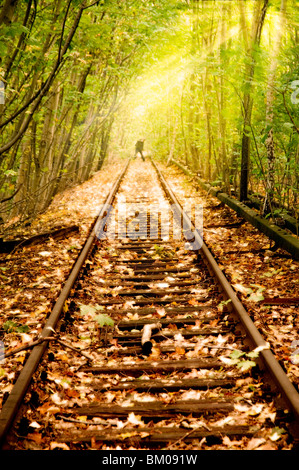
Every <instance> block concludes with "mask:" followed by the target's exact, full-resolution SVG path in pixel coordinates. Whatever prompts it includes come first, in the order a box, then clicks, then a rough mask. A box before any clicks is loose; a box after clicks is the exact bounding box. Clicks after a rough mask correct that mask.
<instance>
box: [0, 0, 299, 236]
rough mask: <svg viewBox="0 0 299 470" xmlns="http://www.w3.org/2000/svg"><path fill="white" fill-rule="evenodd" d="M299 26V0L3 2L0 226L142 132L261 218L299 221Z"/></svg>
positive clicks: (165, 156) (161, 152)
mask: <svg viewBox="0 0 299 470" xmlns="http://www.w3.org/2000/svg"><path fill="white" fill-rule="evenodd" d="M298 22H299V9H298V1H297V0H271V1H270V0H231V1H228V0H167V1H166V0H152V1H148V0H98V1H93V0H55V1H52V2H49V1H47V0H23V1H20V0H3V1H2V2H1V6H0V31H1V34H0V51H1V59H0V60H1V63H0V80H1V81H0V85H1V88H0V103H1V104H0V108H1V118H0V127H1V136H0V165H1V172H0V217H1V224H2V226H3V225H5V226H6V225H8V226H10V227H11V226H13V225H14V224H20V223H24V222H28V221H29V222H30V220H32V219H33V218H34V217H36V216H37V214H39V213H41V212H43V211H44V210H45V209H46V208H47V207H48V206H49V204H50V203H51V201H52V200H53V197H54V196H55V195H56V194H58V193H59V192H61V191H62V190H64V189H65V188H68V187H71V186H73V185H76V184H78V183H82V182H84V181H86V180H87V179H88V178H90V176H91V175H93V174H94V173H95V172H97V171H99V170H101V168H102V165H103V163H104V162H105V161H106V160H107V159H108V160H109V158H112V157H113V156H115V155H116V156H118V157H121V158H124V159H126V158H128V157H130V156H132V155H133V152H134V144H135V141H136V140H137V139H138V138H141V137H142V138H144V139H145V148H146V151H147V153H148V154H150V155H152V156H153V157H154V158H157V159H160V160H162V161H164V162H168V163H169V162H170V161H171V160H175V161H178V162H180V163H181V164H183V165H185V166H186V167H188V168H189V169H190V170H192V171H193V172H195V173H197V174H198V175H200V177H201V178H203V179H204V180H205V181H208V182H209V183H210V184H212V185H214V186H216V187H220V188H221V189H222V190H223V191H225V192H227V193H228V194H230V195H234V196H236V197H237V198H238V199H239V200H240V201H247V200H248V199H249V198H250V197H257V198H259V201H260V203H261V205H260V212H261V214H263V215H264V216H265V217H268V218H273V219H276V218H278V217H279V216H280V214H282V213H283V212H284V211H288V212H289V213H290V214H291V215H292V216H293V217H295V219H298V212H297V210H296V209H297V204H298V187H299V182H298V167H299V146H298V133H299V107H298V104H299V61H298V56H299V35H298ZM297 230H298V229H297Z"/></svg>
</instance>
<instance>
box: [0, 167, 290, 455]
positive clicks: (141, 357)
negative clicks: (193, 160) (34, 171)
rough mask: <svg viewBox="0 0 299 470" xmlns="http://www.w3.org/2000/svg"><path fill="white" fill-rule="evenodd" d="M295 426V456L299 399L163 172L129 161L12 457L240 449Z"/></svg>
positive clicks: (9, 415)
mask: <svg viewBox="0 0 299 470" xmlns="http://www.w3.org/2000/svg"><path fill="white" fill-rule="evenodd" d="M141 165H147V166H148V174H147V177H146V178H145V177H144V170H143V172H141V171H139V168H140V167H141ZM132 181H134V183H133V184H135V185H136V188H135V190H134V191H132ZM130 184H131V186H130ZM136 194H138V197H135V195H136ZM170 204H171V210H170ZM124 206H125V207H126V213H125V217H124V218H123V219H122V207H124ZM112 207H113V209H112ZM172 214H173V217H172ZM180 218H181V221H180V222H179V220H180ZM191 218H192V217H191ZM182 227H183V229H184V230H185V235H187V238H188V241H187V244H186V241H185V240H184V237H183V231H182V236H178V235H177V234H180V230H181V228H182ZM104 229H105V231H104ZM167 231H168V232H169V237H168V238H167V237H165V233H166V235H167ZM99 233H102V237H99ZM116 233H117V236H116V235H115V234H116ZM190 234H191V235H190ZM190 237H191V238H190ZM192 237H193V238H192ZM190 248H192V249H190ZM194 248H196V249H194ZM59 341H60V342H59ZM84 341H85V343H84ZM82 343H83V344H86V348H85V349H84V348H82ZM62 345H64V346H65V354H66V355H68V354H71V355H72V356H71V358H70V357H69V356H68V360H67V361H64V359H63V357H62V356H61V349H62ZM71 347H73V350H72V349H71ZM68 348H69V349H68ZM243 361H245V362H243ZM246 361H254V362H255V363H256V365H255V366H254V367H250V368H248V369H246V367H245V368H244V367H243V368H242V366H246ZM247 363H248V362H247ZM240 366H241V367H240ZM4 367H5V366H4ZM54 383H55V385H56V384H57V383H59V384H60V393H57V392H55V390H54V387H53V385H52V384H54ZM49 396H51V397H52V398H53V400H52V402H51V403H52V406H50V405H49ZM66 398H67V399H66ZM32 426H33V427H32ZM282 428H283V429H284V432H285V433H286V435H287V437H286V439H287V442H288V443H289V445H290V446H291V448H295V447H296V446H297V445H298V440H299V432H298V428H299V395H298V392H297V391H296V389H295V388H294V387H293V385H292V384H291V382H290V381H289V379H288V378H287V376H286V374H285V373H284V371H283V370H282V368H281V367H280V365H279V364H278V362H277V361H276V359H275V358H274V356H273V354H272V353H271V351H270V349H269V347H268V343H267V342H266V341H265V340H264V339H263V338H262V336H261V335H260V334H259V332H258V331H257V329H256V328H255V326H254V324H253V322H252V321H251V319H250V317H249V316H248V314H247V312H246V311H245V309H244V307H243V306H242V304H241V302H240V301H239V299H238V298H237V296H236V294H235V292H234V291H233V289H232V287H231V286H230V285H229V283H228V281H227V280H226V278H225V277H224V275H223V273H222V271H221V270H220V268H219V267H218V265H217V264H216V262H215V260H214V259H213V257H212V255H211V253H210V252H209V250H208V248H207V247H206V245H205V244H204V243H202V239H201V237H200V234H199V233H198V231H196V230H194V226H192V222H191V220H190V219H189V216H188V215H187V214H185V213H184V212H183V211H182V210H181V207H180V205H179V203H178V201H177V200H176V197H175V195H174V194H173V192H172V191H171V189H170V188H169V187H168V185H167V183H166V181H165V180H164V178H163V176H162V175H161V173H160V172H159V170H158V169H157V167H156V166H155V165H154V164H152V163H150V162H145V163H143V162H140V163H138V164H137V162H136V161H133V162H132V163H130V162H129V163H128V164H127V165H126V168H125V169H124V171H123V173H122V174H121V175H120V176H119V177H118V179H117V181H116V183H115V185H114V187H113V188H112V190H111V193H110V194H109V195H108V196H107V199H106V202H105V205H104V207H103V208H102V211H101V213H100V215H99V219H98V220H97V222H96V223H95V226H94V227H93V229H92V231H91V233H90V235H89V237H88V239H87V240H86V244H85V246H84V247H83V249H82V251H81V253H80V255H79V256H78V259H77V261H76V263H75V265H74V267H73V269H72V271H71V274H70V276H69V278H68V280H67V282H66V284H65V285H64V287H63V289H62V291H61V294H60V296H59V298H58V299H57V302H56V304H55V305H54V308H53V310H52V312H51V314H50V316H49V318H48V320H47V323H46V325H45V327H44V329H43V331H42V333H41V335H40V337H39V338H38V340H37V344H36V346H34V347H33V349H32V351H31V353H30V354H29V357H28V359H27V361H26V362H25V364H24V367H23V369H22V371H21V373H20V374H19V376H18V378H17V380H16V382H15V385H14V388H13V389H12V391H11V393H10V394H9V396H8V397H7V399H6V401H5V403H4V405H3V408H2V412H1V414H0V438H1V445H2V448H3V449H25V448H26V444H25V443H26V440H27V439H28V436H30V435H34V436H35V442H36V443H37V448H44V449H48V448H49V449H51V448H55V446H56V447H58V448H60V447H61V448H68V449H74V450H77V449H78V450H82V449H90V448H95V449H102V448H103V449H105V448H109V449H113V448H122V449H131V448H134V449H165V448H167V449H200V448H201V449H207V448H213V446H214V445H217V444H219V443H220V444H223V448H225V446H227V448H230V443H231V442H236V441H238V440H242V439H243V440H244V439H245V440H246V439H248V440H250V439H254V438H255V439H257V440H258V439H260V440H261V441H260V442H267V439H269V436H273V435H275V432H276V431H275V430H276V429H282ZM36 431H38V432H36ZM34 432H35V434H34ZM32 433H33V434H32ZM37 435H39V436H40V441H39V442H38V441H37V440H36V436H37ZM53 442H54V443H55V445H54V446H53ZM51 446H52V447H51ZM59 446H60V447H59ZM188 446H189V447H188ZM253 448H254V447H253Z"/></svg>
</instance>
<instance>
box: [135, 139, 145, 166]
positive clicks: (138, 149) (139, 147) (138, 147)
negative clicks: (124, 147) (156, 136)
mask: <svg viewBox="0 0 299 470" xmlns="http://www.w3.org/2000/svg"><path fill="white" fill-rule="evenodd" d="M143 147H144V139H141V140H138V141H137V142H136V144H135V157H136V155H137V154H138V153H140V155H141V158H142V160H143V161H145V158H144V155H143Z"/></svg>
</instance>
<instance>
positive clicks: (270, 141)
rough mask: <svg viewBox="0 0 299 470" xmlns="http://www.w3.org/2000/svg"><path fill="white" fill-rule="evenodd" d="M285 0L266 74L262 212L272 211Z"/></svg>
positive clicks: (282, 1) (281, 5)
mask: <svg viewBox="0 0 299 470" xmlns="http://www.w3.org/2000/svg"><path fill="white" fill-rule="evenodd" d="M286 7H287V0H281V4H280V12H279V17H278V23H277V26H276V28H275V36H274V42H273V46H272V48H271V50H272V54H271V57H270V61H271V62H270V71H269V75H268V89H267V106H266V127H267V129H268V137H267V139H266V142H265V143H266V149H267V165H268V172H267V187H266V189H267V193H266V197H265V201H264V207H263V214H264V215H265V214H268V213H270V212H272V214H273V211H272V206H273V198H274V191H275V171H274V170H275V151H274V132H273V118H274V116H273V104H274V98H275V91H274V86H275V74H276V69H277V63H278V55H279V51H280V46H281V39H282V36H283V32H284V26H285V19H286Z"/></svg>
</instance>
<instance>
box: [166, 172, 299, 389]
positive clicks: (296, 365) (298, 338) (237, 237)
mask: <svg viewBox="0 0 299 470" xmlns="http://www.w3.org/2000/svg"><path fill="white" fill-rule="evenodd" d="M160 167H161V170H162V171H163V172H164V174H165V176H166V174H167V180H168V181H169V183H170V184H171V185H172V187H173V189H174V191H175V192H176V194H177V195H178V197H179V198H180V201H181V202H182V203H184V202H185V201H187V200H188V199H189V198H192V200H193V201H195V202H196V203H198V204H200V205H202V206H203V218H204V221H203V234H204V240H205V242H206V244H207V245H208V247H209V249H210V250H211V252H212V253H213V255H214V257H215V258H216V260H217V262H218V264H219V265H220V266H221V268H222V270H223V272H224V274H225V275H226V277H227V278H228V280H229V281H230V283H231V284H232V285H233V287H234V289H235V291H236V292H237V293H238V296H239V298H240V299H241V300H242V302H243V303H244V305H245V306H246V309H247V311H248V312H249V313H250V315H251V317H252V319H253V320H254V322H255V325H256V326H257V328H258V329H259V330H260V331H261V332H262V334H263V336H264V338H265V339H266V340H267V341H269V342H270V344H271V348H272V349H273V352H274V353H275V355H276V358H277V359H278V360H279V362H280V364H281V365H282V366H283V367H284V369H285V371H286V373H287V374H288V376H289V378H290V379H291V380H292V382H293V383H294V384H295V385H296V387H297V389H298V387H299V356H298V353H299V351H298V349H299V319H298V315H297V311H298V303H297V304H296V305H286V304H285V305H265V304H263V303H262V301H263V299H265V298H282V297H284V298H290V297H292V298H294V297H297V302H298V298H299V262H298V261H296V260H294V259H292V257H291V255H289V253H287V252H285V251H284V250H281V249H278V250H276V251H272V250H271V249H270V248H271V247H272V246H273V245H274V243H273V242H271V240H269V238H268V237H266V236H265V235H263V234H262V233H260V232H259V231H258V230H257V229H256V228H255V227H253V226H252V225H250V224H249V223H248V222H244V223H242V224H241V225H240V226H237V227H235V228H234V227H231V226H229V225H230V224H232V223H234V222H238V221H241V220H242V219H241V218H239V217H238V215H237V214H236V213H235V212H234V211H233V210H232V209H230V208H229V207H227V206H224V205H222V204H220V201H219V200H218V199H217V198H215V197H213V196H210V195H208V194H207V193H206V192H205V191H203V190H202V189H201V188H200V187H198V186H197V185H195V184H194V183H193V182H192V181H191V180H190V178H189V179H188V178H187V177H186V176H185V175H184V174H183V173H182V172H181V171H180V170H178V169H177V168H176V167H168V168H167V169H165V167H164V166H163V165H160ZM225 224H228V226H227V227H225V226H223V225H225Z"/></svg>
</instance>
